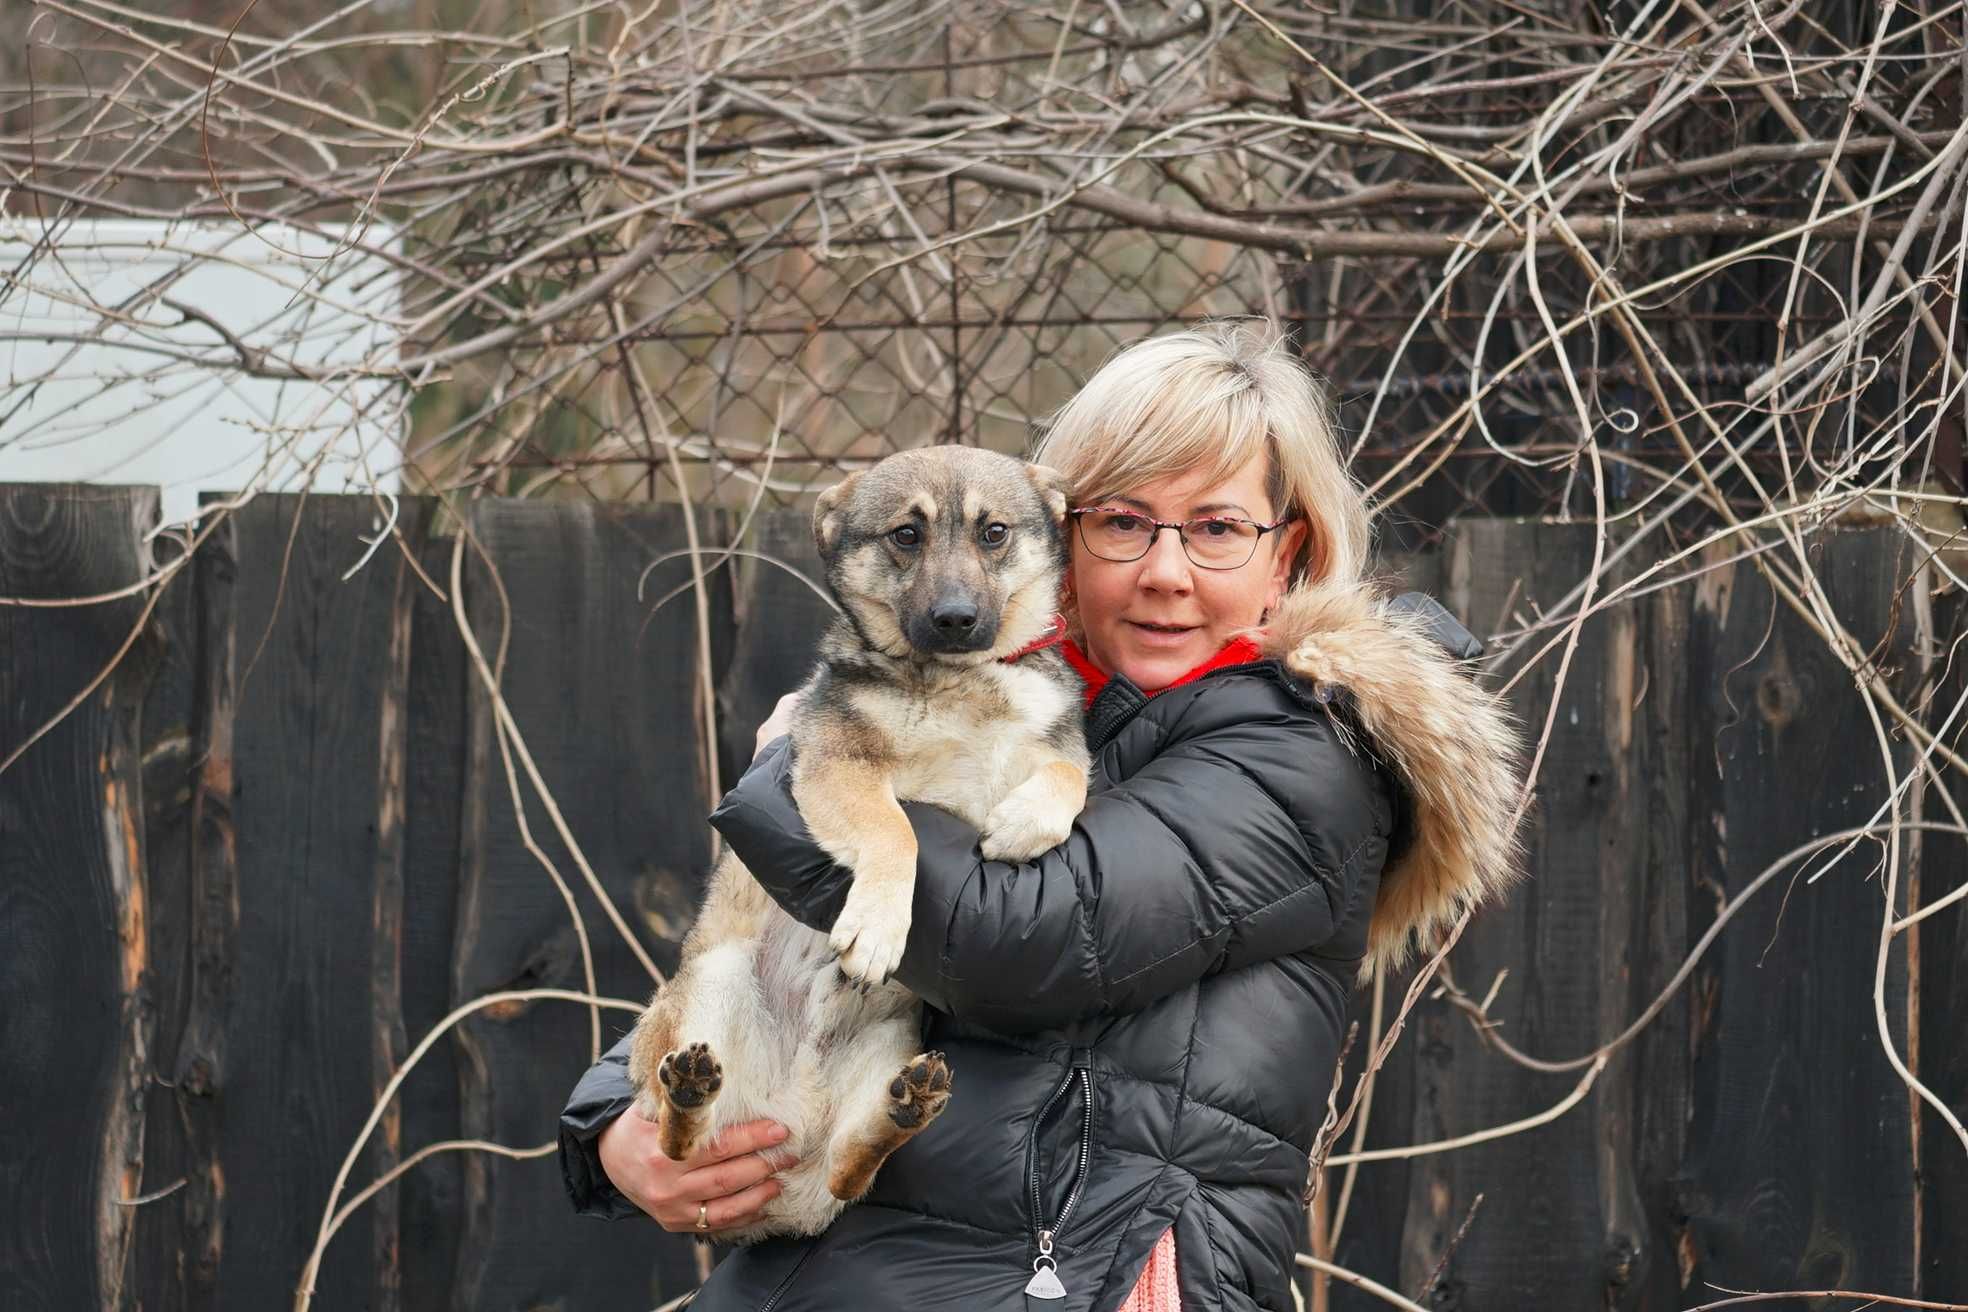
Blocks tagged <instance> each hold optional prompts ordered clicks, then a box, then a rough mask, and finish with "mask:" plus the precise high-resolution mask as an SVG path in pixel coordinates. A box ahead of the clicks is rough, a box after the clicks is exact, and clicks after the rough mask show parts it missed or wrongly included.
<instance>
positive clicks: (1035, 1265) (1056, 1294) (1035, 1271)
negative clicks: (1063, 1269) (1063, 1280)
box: [1025, 1230, 1066, 1299]
mask: <svg viewBox="0 0 1968 1312" xmlns="http://www.w3.org/2000/svg"><path fill="white" fill-rule="evenodd" d="M1025 1292H1026V1293H1027V1294H1028V1295H1030V1296H1031V1297H1033V1298H1045V1299H1054V1298H1064V1297H1066V1286H1064V1285H1062V1284H1060V1283H1059V1263H1058V1262H1057V1261H1056V1260H1055V1259H1054V1258H1053V1256H1052V1231H1050V1230H1041V1231H1040V1232H1039V1255H1038V1256H1037V1257H1035V1258H1033V1259H1032V1278H1031V1279H1030V1280H1028V1281H1026V1282H1025Z"/></svg>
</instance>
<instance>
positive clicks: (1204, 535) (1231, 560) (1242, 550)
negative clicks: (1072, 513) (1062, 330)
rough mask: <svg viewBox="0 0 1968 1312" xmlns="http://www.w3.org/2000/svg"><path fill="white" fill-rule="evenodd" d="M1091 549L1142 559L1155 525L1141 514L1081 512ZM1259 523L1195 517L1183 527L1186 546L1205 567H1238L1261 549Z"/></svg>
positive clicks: (1107, 555) (1083, 532)
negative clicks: (1258, 548)
mask: <svg viewBox="0 0 1968 1312" xmlns="http://www.w3.org/2000/svg"><path fill="white" fill-rule="evenodd" d="M1079 519H1080V533H1081V536H1082V537H1083V538H1084V540H1085V542H1086V545H1087V550H1089V551H1091V552H1092V553H1093V554H1094V555H1096V556H1099V557H1101V558H1102V559H1105V560H1139V559H1141V557H1143V556H1145V555H1147V554H1148V547H1149V544H1150V543H1152V542H1153V541H1154V540H1155V532H1156V530H1155V525H1154V523H1153V522H1152V521H1150V520H1149V519H1147V518H1145V517H1144V516H1141V515H1130V514H1126V513H1125V512H1120V511H1106V510H1097V511H1094V512H1093V513H1092V514H1087V515H1081V516H1080V517H1079ZM1259 536H1260V534H1259V533H1258V531H1257V525H1255V524H1252V523H1250V522H1248V521H1247V520H1241V519H1213V518H1203V519H1192V520H1190V521H1188V522H1187V523H1185V524H1184V525H1183V526H1182V546H1183V549H1184V550H1186V551H1187V552H1188V553H1189V559H1190V560H1192V561H1194V562H1195V563H1196V564H1198V565H1201V566H1202V567H1203V568H1204V569H1235V568H1236V567H1237V566H1239V565H1241V564H1243V563H1244V562H1245V561H1247V560H1249V559H1250V558H1251V556H1252V555H1253V554H1255V552H1256V551H1257V539H1258V537H1259Z"/></svg>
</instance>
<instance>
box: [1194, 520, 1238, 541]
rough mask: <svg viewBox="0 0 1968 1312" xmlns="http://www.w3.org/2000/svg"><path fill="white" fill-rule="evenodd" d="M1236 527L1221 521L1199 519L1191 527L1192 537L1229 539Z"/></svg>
mask: <svg viewBox="0 0 1968 1312" xmlns="http://www.w3.org/2000/svg"><path fill="white" fill-rule="evenodd" d="M1233 529H1234V526H1233V525H1231V524H1229V523H1227V522H1225V521H1224V520H1221V519H1199V520H1197V521H1196V522H1195V523H1193V524H1191V525H1190V526H1189V532H1190V535H1191V536H1192V537H1206V538H1227V537H1229V536H1230V534H1231V532H1232V531H1233Z"/></svg>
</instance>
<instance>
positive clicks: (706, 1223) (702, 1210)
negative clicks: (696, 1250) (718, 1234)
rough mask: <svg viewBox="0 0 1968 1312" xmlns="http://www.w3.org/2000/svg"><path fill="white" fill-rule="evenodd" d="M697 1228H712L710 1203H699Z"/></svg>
mask: <svg viewBox="0 0 1968 1312" xmlns="http://www.w3.org/2000/svg"><path fill="white" fill-rule="evenodd" d="M697 1228H698V1229H699V1230H708V1229H710V1228H711V1205H710V1204H709V1203H699V1204H697Z"/></svg>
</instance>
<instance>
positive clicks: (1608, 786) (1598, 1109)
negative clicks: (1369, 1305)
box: [1398, 520, 1648, 1309]
mask: <svg viewBox="0 0 1968 1312" xmlns="http://www.w3.org/2000/svg"><path fill="white" fill-rule="evenodd" d="M1591 533H1592V529H1591V527H1590V526H1589V525H1585V524H1555V523H1547V522H1538V521H1491V520H1478V521H1471V522H1468V523H1465V524H1463V525H1462V526H1461V531H1460V534H1459V535H1458V536H1457V537H1456V538H1455V539H1453V540H1452V542H1451V544H1450V547H1449V555H1448V559H1447V561H1446V577H1445V582H1446V589H1445V591H1446V598H1445V600H1446V601H1447V604H1448V605H1449V607H1450V609H1451V610H1454V611H1456V612H1458V613H1460V614H1463V615H1466V616H1468V617H1469V618H1470V620H1471V622H1472V623H1473V624H1474V625H1476V626H1477V627H1478V628H1479V629H1483V630H1491V631H1494V630H1496V629H1498V628H1502V627H1509V626H1510V625H1512V624H1513V622H1514V621H1515V620H1516V619H1517V618H1518V617H1519V615H1522V614H1535V613H1537V609H1536V608H1538V607H1543V608H1547V609H1548V608H1550V607H1552V606H1553V605H1554V604H1555V603H1556V602H1557V601H1558V600H1559V599H1560V598H1561V597H1562V596H1563V595H1564V594H1565V593H1566V592H1567V591H1568V590H1569V589H1570V588H1571V587H1572V586H1573V585H1574V584H1575V583H1577V582H1578V580H1579V579H1581V578H1582V577H1583V576H1584V575H1585V573H1586V570H1587V568H1588V567H1589V563H1590V560H1591V551H1592V541H1591ZM1633 567H1634V564H1633V563H1632V562H1629V563H1628V564H1627V565H1625V566H1622V567H1619V568H1617V569H1615V570H1614V572H1613V581H1617V580H1618V578H1620V577H1622V576H1624V575H1625V574H1626V573H1627V571H1628V570H1630V569H1631V568H1633ZM1639 622H1640V621H1639V619H1638V617H1637V614H1636V612H1635V610H1634V609H1633V608H1632V607H1630V606H1628V607H1622V608H1620V609H1618V610H1615V611H1613V612H1612V613H1610V614H1606V615H1603V616H1601V617H1599V618H1598V619H1596V620H1595V621H1594V622H1593V623H1591V624H1589V625H1587V626H1586V627H1585V629H1584V630H1583V632H1582V634H1581V637H1580V642H1579V647H1578V651H1577V653H1576V655H1575V657H1574V659H1573V663H1572V666H1571V669H1570V671H1569V672H1568V675H1567V679H1566V685H1565V688H1564V691H1563V696H1562V700H1561V704H1560V713H1559V716H1558V719H1557V723H1556V726H1555V728H1554V732H1553V734H1552V737H1551V741H1550V743H1549V744H1548V746H1547V748H1546V751H1545V757H1544V761H1543V765H1542V768H1541V772H1540V776H1539V786H1538V793H1537V796H1538V804H1537V806H1536V808H1535V809H1534V810H1533V812H1532V814H1531V818H1530V820H1529V821H1528V825H1529V829H1528V835H1527V837H1528V839H1529V842H1530V846H1531V855H1530V858H1529V866H1528V868H1529V872H1530V875H1531V882H1530V883H1529V884H1527V885H1525V886H1522V887H1520V889H1519V890H1518V892H1517V894H1516V896H1514V897H1513V898H1512V899H1511V900H1510V901H1509V902H1508V903H1507V904H1506V905H1504V906H1502V907H1500V908H1495V909H1492V910H1490V911H1488V912H1486V913H1484V914H1483V915H1482V916H1480V917H1479V918H1478V919H1477V920H1476V921H1475V922H1474V923H1473V924H1472V925H1471V927H1470V930H1469V932H1468V933H1467V934H1466V935H1465V936H1464V939H1463V941H1462V943H1461V945H1459V946H1458V948H1457V950H1456V952H1455V955H1454V957H1453V959H1452V965H1453V969H1454V972H1455V977H1456V980H1457V982H1458V983H1459V984H1460V985H1461V987H1462V988H1464V989H1465V990H1467V991H1468V992H1469V993H1471V994H1472V995H1474V996H1477V997H1481V996H1483V995H1484V994H1486V993H1487V992H1488V991H1489V989H1490V987H1491V984H1492V981H1493V980H1494V979H1495V977H1496V976H1497V974H1498V972H1499V971H1504V970H1507V971H1509V978H1508V980H1507V982H1506V983H1505V984H1504V986H1503V988H1502V990H1501V991H1500V993H1499V994H1498V996H1497V999H1496V1002H1495V1004H1494V1005H1493V1007H1492V1008H1491V1015H1492V1017H1493V1018H1494V1019H1495V1020H1497V1021H1498V1022H1500V1023H1501V1024H1502V1027H1503V1033H1505V1034H1506V1035H1507V1036H1508V1037H1509V1038H1510V1039H1511V1041H1512V1042H1514V1043H1515V1044H1516V1045H1518V1046H1519V1047H1520V1048H1523V1049H1524V1050H1526V1051H1528V1052H1530V1053H1532V1054H1535V1055H1537V1056H1542V1057H1553V1058H1566V1057H1572V1056H1576V1055H1578V1054H1581V1053H1584V1052H1587V1051H1590V1050H1591V1049H1592V1048H1593V1047H1595V1046H1596V1045H1597V1044H1598V1042H1599V1040H1600V1036H1601V1035H1602V1033H1604V1032H1605V1031H1606V1029H1607V1028H1608V1026H1609V1023H1611V1021H1613V1020H1616V1019H1618V1018H1622V1017H1623V1015H1624V1012H1625V1010H1626V1005H1625V1003H1626V998H1627V990H1626V989H1625V988H1624V987H1618V988H1614V987H1612V986H1613V985H1614V984H1616V983H1619V982H1620V981H1619V980H1618V976H1617V974H1613V978H1612V979H1611V980H1602V970H1603V968H1604V959H1605V957H1606V955H1607V950H1608V948H1609V947H1611V948H1612V950H1613V951H1614V952H1615V953H1617V952H1618V951H1620V950H1622V948H1623V946H1624V945H1625V944H1626V943H1627V941H1628V940H1629V938H1630V937H1631V935H1632V934H1633V933H1634V928H1635V927H1634V926H1633V925H1632V924H1631V923H1630V918H1631V904H1630V902H1629V901H1628V899H1626V898H1625V897H1621V896H1614V897H1609V896H1607V892H1608V890H1609V889H1610V890H1621V889H1623V888H1624V887H1625V886H1626V885H1627V884H1628V883H1629V882H1630V881H1631V880H1632V879H1634V878H1635V877H1636V876H1637V875H1638V873H1639V871H1640V870H1641V869H1643V868H1644V861H1645V858H1646V846H1645V844H1644V842H1641V841H1636V840H1637V839H1639V838H1640V837H1641V836H1642V835H1643V834H1644V833H1645V831H1646V828H1647V823H1648V821H1647V818H1646V817H1645V816H1644V815H1643V814H1642V813H1641V808H1640V807H1639V806H1638V805H1636V804H1635V799H1636V798H1638V797H1640V796H1641V795H1642V794H1643V792H1644V788H1643V785H1642V783H1641V781H1640V779H1638V778H1637V777H1636V776H1635V773H1634V763H1635V762H1634V758H1633V756H1632V754H1631V718H1630V708H1631V707H1632V706H1633V705H1634V704H1635V703H1636V701H1637V699H1638V694H1639V692H1640V682H1639V680H1640V671H1639V662H1638V660H1637V659H1636V655H1637V650H1638V646H1639V642H1640V633H1639ZM1526 654H1528V653H1523V654H1520V656H1519V658H1518V662H1517V663H1519V664H1521V661H1522V659H1523V656H1524V655H1526ZM1556 671H1557V660H1556V659H1555V653H1554V655H1553V656H1548V657H1546V658H1545V659H1544V660H1542V661H1540V662H1539V664H1538V665H1537V667H1536V668H1535V669H1534V670H1533V671H1532V672H1530V673H1529V674H1527V675H1526V676H1525V677H1524V678H1523V679H1522V680H1521V681H1520V682H1519V684H1518V685H1517V688H1516V690H1515V692H1514V693H1513V698H1512V700H1513V704H1514V705H1515V706H1516V707H1517V708H1518V710H1519V712H1520V714H1527V718H1529V720H1530V724H1531V726H1532V732H1533V733H1535V732H1536V729H1537V728H1538V727H1540V726H1541V721H1542V715H1541V714H1536V713H1538V712H1542V710H1543V709H1544V708H1545V707H1546V706H1548V705H1549V704H1550V702H1551V700H1552V697H1553V694H1554V677H1555V674H1556ZM1504 672H1508V671H1507V670H1506V671H1504ZM1608 973H1609V974H1610V973H1612V972H1608ZM1407 1041H1408V1042H1411V1043H1413V1044H1414V1045H1415V1055H1414V1060H1415V1082H1416V1099H1415V1106H1414V1124H1413V1131H1414V1134H1415V1137H1416V1139H1417V1140H1422V1141H1428V1140H1435V1139H1442V1138H1449V1137H1453V1136H1457V1135H1463V1134H1467V1133H1470V1132H1472V1131H1476V1130H1481V1129H1485V1128H1488V1127H1492V1126H1496V1125H1501V1124H1504V1123H1507V1122H1510V1121H1514V1120H1517V1119H1520V1118H1523V1117H1526V1116H1529V1115H1531V1114H1534V1113H1537V1112H1540V1111H1543V1110H1544V1109H1546V1108H1548V1107H1550V1106H1552V1105H1553V1104H1554V1103H1557V1102H1558V1101H1559V1100H1560V1099H1561V1098H1563V1097H1564V1096H1565V1095H1566V1094H1567V1093H1568V1092H1569V1091H1570V1090H1571V1088H1572V1087H1573V1086H1574V1085H1575V1084H1576V1082H1577V1079H1578V1076H1577V1075H1576V1074H1564V1075H1553V1074H1544V1073H1538V1072H1533V1071H1530V1070H1527V1069H1525V1068H1524V1067H1522V1066H1519V1065H1517V1064H1515V1063H1512V1062H1509V1061H1507V1060H1506V1059H1504V1058H1503V1057H1502V1056H1500V1055H1498V1054H1496V1053H1493V1052H1489V1051H1487V1050H1486V1049H1485V1047H1484V1045H1483V1043H1482V1042H1481V1040H1480V1038H1479V1037H1478V1036H1477V1034H1476V1033H1475V1032H1474V1030H1473V1029H1472V1028H1471V1026H1470V1025H1469V1023H1468V1022H1467V1021H1466V1020H1465V1019H1464V1018H1463V1017H1462V1016H1461V1015H1460V1014H1458V1013H1455V1012H1453V1011H1451V1010H1450V1009H1448V1008H1447V1007H1446V1006H1444V1005H1440V1004H1433V1005H1429V1006H1427V1007H1425V1008H1423V1009H1418V1010H1417V1012H1416V1021H1415V1022H1414V1029H1413V1032H1412V1033H1411V1034H1410V1036H1409V1038H1408V1040H1407ZM1616 1086H1617V1080H1614V1081H1613V1083H1612V1084H1611V1085H1609V1086H1608V1087H1605V1088H1601V1089H1599V1090H1598V1091H1597V1094H1596V1098H1597V1100H1596V1101H1595V1102H1592V1103H1588V1104H1585V1105H1582V1106H1581V1107H1578V1108H1575V1109H1574V1110H1573V1111H1572V1112H1571V1113H1570V1114H1568V1115H1566V1116H1563V1117H1561V1118H1559V1119H1558V1120H1556V1121H1554V1122H1551V1123H1548V1124H1546V1125H1543V1126H1541V1127H1538V1128H1536V1129H1532V1130H1528V1131H1525V1132H1522V1133H1519V1134H1516V1135H1513V1136H1511V1137H1508V1138H1505V1139H1500V1140H1493V1141H1490V1142H1487V1143H1483V1144H1479V1145H1476V1146H1473V1147H1468V1148H1463V1149H1460V1150H1457V1151H1453V1152H1448V1153H1440V1154H1434V1155H1430V1156H1427V1157H1424V1158H1420V1159H1417V1160H1416V1161H1415V1162H1414V1164H1413V1167H1412V1169H1411V1174H1410V1177H1409V1178H1410V1187H1409V1210H1408V1216H1407V1221H1406V1226H1405V1230H1404V1253H1403V1257H1402V1265H1401V1271H1400V1280H1399V1282H1398V1283H1399V1284H1400V1286H1401V1288H1403V1289H1404V1290H1407V1291H1409V1292H1411V1293H1412V1292H1416V1291H1419V1290H1421V1289H1422V1288H1423V1286H1424V1285H1425V1284H1426V1283H1427V1281H1428V1280H1429V1278H1430V1276H1431V1274H1432V1273H1433V1272H1434V1271H1435V1269H1436V1267H1437V1265H1438V1263H1440V1262H1441V1261H1442V1258H1443V1255H1444V1253H1445V1252H1447V1251H1448V1245H1449V1243H1450V1241H1451V1239H1452V1238H1453V1236H1454V1235H1455V1233H1456V1230H1457V1228H1458V1227H1459V1226H1460V1225H1461V1224H1462V1221H1463V1219H1464V1217H1465V1216H1466V1215H1467V1214H1468V1212H1469V1209H1470V1208H1471V1206H1472V1205H1473V1204H1474V1201H1475V1198H1476V1195H1477V1194H1479V1193H1480V1194H1482V1195H1483V1197H1484V1202H1483V1206H1482V1210H1481V1212H1480V1214H1479V1215H1478V1217H1477V1219H1476V1221H1475V1224H1474V1225H1473V1226H1472V1227H1471V1228H1470V1230H1469V1232H1468V1234H1467V1235H1466V1237H1465V1238H1464V1239H1463V1241H1462V1243H1461V1245H1460V1246H1459V1247H1457V1248H1455V1250H1454V1251H1453V1254H1452V1255H1450V1256H1449V1258H1448V1261H1447V1264H1446V1267H1444V1269H1443V1272H1442V1277H1441V1282H1440V1284H1439V1285H1438V1286H1437V1288H1436V1289H1435V1290H1434V1291H1433V1292H1432V1294H1431V1298H1432V1299H1433V1300H1434V1302H1435V1304H1436V1305H1438V1306H1445V1307H1455V1308H1465V1309H1491V1308H1498V1309H1501V1308H1522V1307H1554V1308H1556V1307H1566V1308H1575V1307H1601V1306H1606V1305H1607V1304H1608V1303H1609V1302H1612V1301H1614V1300H1615V1299H1617V1298H1618V1296H1619V1291H1620V1288H1621V1282H1622V1281H1623V1280H1624V1279H1625V1271H1626V1266H1627V1263H1626V1260H1625V1259H1624V1258H1621V1259H1620V1260H1618V1261H1614V1260H1611V1258H1610V1255H1611V1254H1613V1253H1615V1252H1621V1251H1623V1250H1624V1249H1626V1248H1628V1247H1630V1246H1632V1245H1633V1244H1635V1243H1636V1242H1637V1241H1636V1239H1635V1237H1634V1235H1633V1234H1632V1233H1631V1230H1632V1228H1633V1224H1632V1218H1633V1217H1634V1215H1635V1214H1636V1213H1637V1212H1639V1211H1640V1210H1641V1203H1640V1200H1639V1199H1637V1198H1636V1197H1635V1196H1634V1195H1633V1192H1632V1189H1633V1184H1632V1180H1631V1177H1630V1175H1629V1174H1628V1172H1627V1170H1626V1167H1627V1164H1628V1163H1629V1162H1630V1160H1631V1157H1632V1152H1633V1148H1632V1142H1631V1139H1632V1124H1631V1122H1632V1116H1631V1112H1630V1104H1629V1102H1628V1101H1626V1100H1622V1099H1621V1098H1620V1096H1619V1093H1618V1090H1617V1087H1616ZM1609 1093H1611V1094H1612V1095H1613V1096H1612V1099H1611V1100H1610V1101H1608V1094H1609ZM1608 1168H1610V1169H1608Z"/></svg>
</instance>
